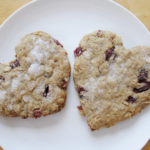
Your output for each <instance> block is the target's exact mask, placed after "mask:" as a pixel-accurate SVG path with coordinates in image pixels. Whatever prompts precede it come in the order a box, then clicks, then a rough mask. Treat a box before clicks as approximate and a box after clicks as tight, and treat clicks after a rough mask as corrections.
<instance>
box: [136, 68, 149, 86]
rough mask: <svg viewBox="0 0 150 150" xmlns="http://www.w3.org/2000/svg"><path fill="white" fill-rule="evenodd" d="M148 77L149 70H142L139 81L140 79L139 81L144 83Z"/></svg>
mask: <svg viewBox="0 0 150 150" xmlns="http://www.w3.org/2000/svg"><path fill="white" fill-rule="evenodd" d="M147 78H148V74H147V72H146V71H141V72H140V74H139V76H138V81H139V83H142V82H145V81H146V79H147Z"/></svg>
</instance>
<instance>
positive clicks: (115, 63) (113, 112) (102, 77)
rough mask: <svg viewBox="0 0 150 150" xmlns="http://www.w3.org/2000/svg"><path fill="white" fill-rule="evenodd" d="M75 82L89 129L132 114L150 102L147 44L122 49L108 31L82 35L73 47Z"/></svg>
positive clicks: (107, 124) (148, 51)
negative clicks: (77, 44) (75, 47)
mask: <svg viewBox="0 0 150 150" xmlns="http://www.w3.org/2000/svg"><path fill="white" fill-rule="evenodd" d="M74 53H75V64H74V73H73V77H74V82H75V87H76V89H77V91H78V95H79V98H80V104H81V106H78V109H79V111H80V113H81V115H82V116H86V117H87V120H88V125H89V126H90V128H91V130H92V131H93V130H98V129H100V128H101V127H110V126H113V125H115V124H116V123H117V122H119V121H123V120H125V119H128V118H131V117H133V116H134V115H136V114H137V113H138V112H140V111H141V109H143V108H145V107H146V106H147V105H148V104H149V103H150V48H149V47H144V46H138V47H134V48H132V49H125V48H124V47H123V43H122V40H121V38H120V37H118V36H117V35H116V34H114V33H112V32H109V31H100V30H99V31H95V32H93V33H91V34H87V35H85V36H84V37H83V38H82V39H81V41H80V44H79V47H78V48H77V49H76V50H75V51H74Z"/></svg>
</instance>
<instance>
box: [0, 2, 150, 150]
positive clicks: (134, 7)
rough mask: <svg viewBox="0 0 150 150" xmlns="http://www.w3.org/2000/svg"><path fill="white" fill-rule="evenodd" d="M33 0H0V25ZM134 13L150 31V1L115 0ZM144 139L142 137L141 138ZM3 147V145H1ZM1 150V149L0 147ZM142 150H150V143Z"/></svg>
mask: <svg viewBox="0 0 150 150" xmlns="http://www.w3.org/2000/svg"><path fill="white" fill-rule="evenodd" d="M30 1H32V0H0V25H1V24H2V22H3V21H4V20H5V19H6V18H7V17H8V16H10V15H11V14H12V13H13V12H14V11H15V10H17V9H18V8H20V7H21V6H23V5H24V4H26V3H28V2H30ZM114 1H115V2H117V3H119V4H121V5H122V6H124V7H126V8H127V9H128V10H130V11H131V12H132V13H134V14H135V15H136V16H137V17H138V18H139V19H140V20H141V21H142V22H143V23H144V24H145V26H146V27H147V28H148V29H149V31H150V0H114ZM141 138H142V137H141ZM1 146H2V145H1ZM0 150H1V147H0ZM142 150H150V141H149V142H148V143H147V144H146V146H145V147H144V148H143V149H142Z"/></svg>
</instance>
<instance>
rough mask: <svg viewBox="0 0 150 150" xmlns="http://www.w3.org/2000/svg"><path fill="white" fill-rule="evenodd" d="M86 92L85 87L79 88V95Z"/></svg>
mask: <svg viewBox="0 0 150 150" xmlns="http://www.w3.org/2000/svg"><path fill="white" fill-rule="evenodd" d="M83 91H86V90H85V89H84V88H83V87H79V88H78V93H79V94H80V93H81V92H83Z"/></svg>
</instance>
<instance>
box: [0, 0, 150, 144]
mask: <svg viewBox="0 0 150 150" xmlns="http://www.w3.org/2000/svg"><path fill="white" fill-rule="evenodd" d="M38 1H47V0H32V1H31V2H28V3H27V4H25V5H23V6H21V7H20V8H19V9H17V10H16V11H14V12H13V13H12V14H11V15H10V16H9V17H8V18H6V19H5V20H4V21H3V23H2V24H1V25H0V30H1V28H2V27H3V26H5V24H6V23H7V22H8V21H9V19H10V18H12V17H13V16H15V15H16V14H17V13H19V11H21V10H22V9H24V8H25V7H28V5H30V4H33V3H36V2H38ZM74 1H75V0H74ZM90 1H92V0H90ZM103 1H105V0H103ZM107 1H109V2H110V3H113V4H114V5H117V6H118V7H120V8H122V9H123V10H124V11H126V12H127V13H129V14H130V15H132V17H134V18H135V19H136V20H137V21H138V22H139V23H140V24H141V25H142V26H143V29H144V30H145V31H146V32H147V33H149V30H148V28H147V27H146V26H145V25H144V23H143V22H142V21H141V20H140V19H139V18H138V17H137V16H136V15H134V14H133V13H132V12H131V11H129V10H128V9H127V8H125V7H124V6H122V5H121V4H119V3H117V2H115V1H113V0H107ZM149 35H150V33H149ZM149 138H150V137H149ZM148 140H149V139H148ZM148 140H147V141H146V142H145V144H146V143H147V142H148ZM144 146H145V145H144ZM144 146H143V147H144Z"/></svg>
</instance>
